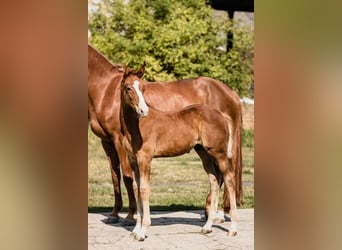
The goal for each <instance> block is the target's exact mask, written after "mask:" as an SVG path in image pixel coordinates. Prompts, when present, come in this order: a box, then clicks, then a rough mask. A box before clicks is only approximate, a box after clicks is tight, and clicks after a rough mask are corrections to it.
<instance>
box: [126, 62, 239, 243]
mask: <svg viewBox="0 0 342 250" xmlns="http://www.w3.org/2000/svg"><path fill="white" fill-rule="evenodd" d="M144 84H146V82H145V81H144V80H142V79H140V78H139V77H138V76H137V75H135V73H134V72H132V71H131V70H128V68H126V70H125V73H124V76H123V80H122V82H121V106H120V121H121V126H122V127H121V134H120V140H121V143H122V146H123V148H124V149H125V150H126V152H127V153H128V155H129V158H130V161H131V166H132V169H133V172H134V181H133V189H134V193H135V197H136V200H137V223H136V226H135V228H134V229H133V232H132V234H133V235H134V237H135V238H136V239H137V240H139V241H143V240H144V239H145V237H146V231H147V229H148V227H149V226H150V224H151V218H150V206H149V194H150V168H151V161H152V158H155V157H171V156H178V155H182V154H185V153H188V152H189V151H190V150H191V149H192V148H194V147H195V146H196V147H197V149H198V147H200V148H201V150H204V151H206V152H207V154H208V155H210V156H211V157H213V158H214V159H215V160H216V162H217V165H218V169H217V168H216V169H215V167H214V166H213V167H211V168H210V167H209V168H208V167H206V168H205V170H206V172H207V173H208V176H209V182H210V191H211V193H212V196H211V201H210V209H209V213H208V220H207V222H206V223H205V225H204V226H203V228H202V232H203V233H209V232H211V231H212V229H211V227H212V224H213V222H214V219H215V214H216V208H217V202H218V194H219V184H220V181H221V180H222V179H221V178H223V181H224V184H225V185H226V187H227V188H228V191H229V196H230V197H229V198H230V207H231V210H230V215H231V228H230V230H229V232H228V235H230V236H234V235H236V233H237V208H236V198H235V192H236V190H235V188H236V187H235V173H234V171H233V169H232V168H230V167H229V160H231V158H232V139H231V134H230V133H231V126H230V124H231V120H230V118H229V117H227V116H226V115H223V114H222V113H221V112H220V111H218V110H216V109H213V108H210V107H208V106H204V105H191V106H188V107H186V108H184V109H182V110H181V111H178V112H172V113H171V112H170V113H165V112H161V111H158V110H155V109H152V108H150V107H149V106H148V105H147V103H146V102H145V99H144V95H143V93H144ZM147 84H148V83H147ZM210 166H212V164H211V165H210ZM217 171H219V174H217ZM218 176H220V177H218Z"/></svg>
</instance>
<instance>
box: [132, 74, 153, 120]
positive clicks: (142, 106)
mask: <svg viewBox="0 0 342 250" xmlns="http://www.w3.org/2000/svg"><path fill="white" fill-rule="evenodd" d="M133 88H134V89H135V92H136V93H137V95H138V99H139V104H138V110H137V112H138V114H139V115H143V116H146V115H147V114H148V111H149V108H148V106H147V104H146V102H145V99H144V96H143V94H142V93H141V91H140V89H139V81H137V80H135V81H134V82H133Z"/></svg>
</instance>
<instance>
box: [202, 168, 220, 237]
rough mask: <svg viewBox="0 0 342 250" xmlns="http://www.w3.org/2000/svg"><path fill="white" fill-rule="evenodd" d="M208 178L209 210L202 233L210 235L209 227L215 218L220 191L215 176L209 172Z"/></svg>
mask: <svg viewBox="0 0 342 250" xmlns="http://www.w3.org/2000/svg"><path fill="white" fill-rule="evenodd" d="M208 177H209V182H210V193H211V196H210V208H209V211H208V219H207V222H206V223H205V225H204V226H203V228H202V233H210V232H211V231H212V229H211V227H212V225H213V223H214V221H215V217H216V208H217V201H218V194H219V189H220V186H219V183H218V180H217V178H216V175H215V174H213V173H210V172H209V173H208Z"/></svg>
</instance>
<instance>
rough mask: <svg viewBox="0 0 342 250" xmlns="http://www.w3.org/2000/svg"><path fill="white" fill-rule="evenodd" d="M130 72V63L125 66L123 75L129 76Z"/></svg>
mask: <svg viewBox="0 0 342 250" xmlns="http://www.w3.org/2000/svg"><path fill="white" fill-rule="evenodd" d="M129 73H130V68H129V67H128V65H126V66H125V70H124V74H123V77H124V78H125V77H126V76H128V74H129Z"/></svg>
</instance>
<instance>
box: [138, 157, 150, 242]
mask: <svg viewBox="0 0 342 250" xmlns="http://www.w3.org/2000/svg"><path fill="white" fill-rule="evenodd" d="M151 161H152V157H148V156H145V155H140V156H138V166H139V174H140V185H139V199H140V201H141V205H142V221H141V229H140V231H139V232H138V233H137V235H136V237H135V238H136V239H137V240H139V241H143V240H145V238H146V232H147V229H148V228H149V226H150V225H151V215H150V203H149V198H150V172H151Z"/></svg>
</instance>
